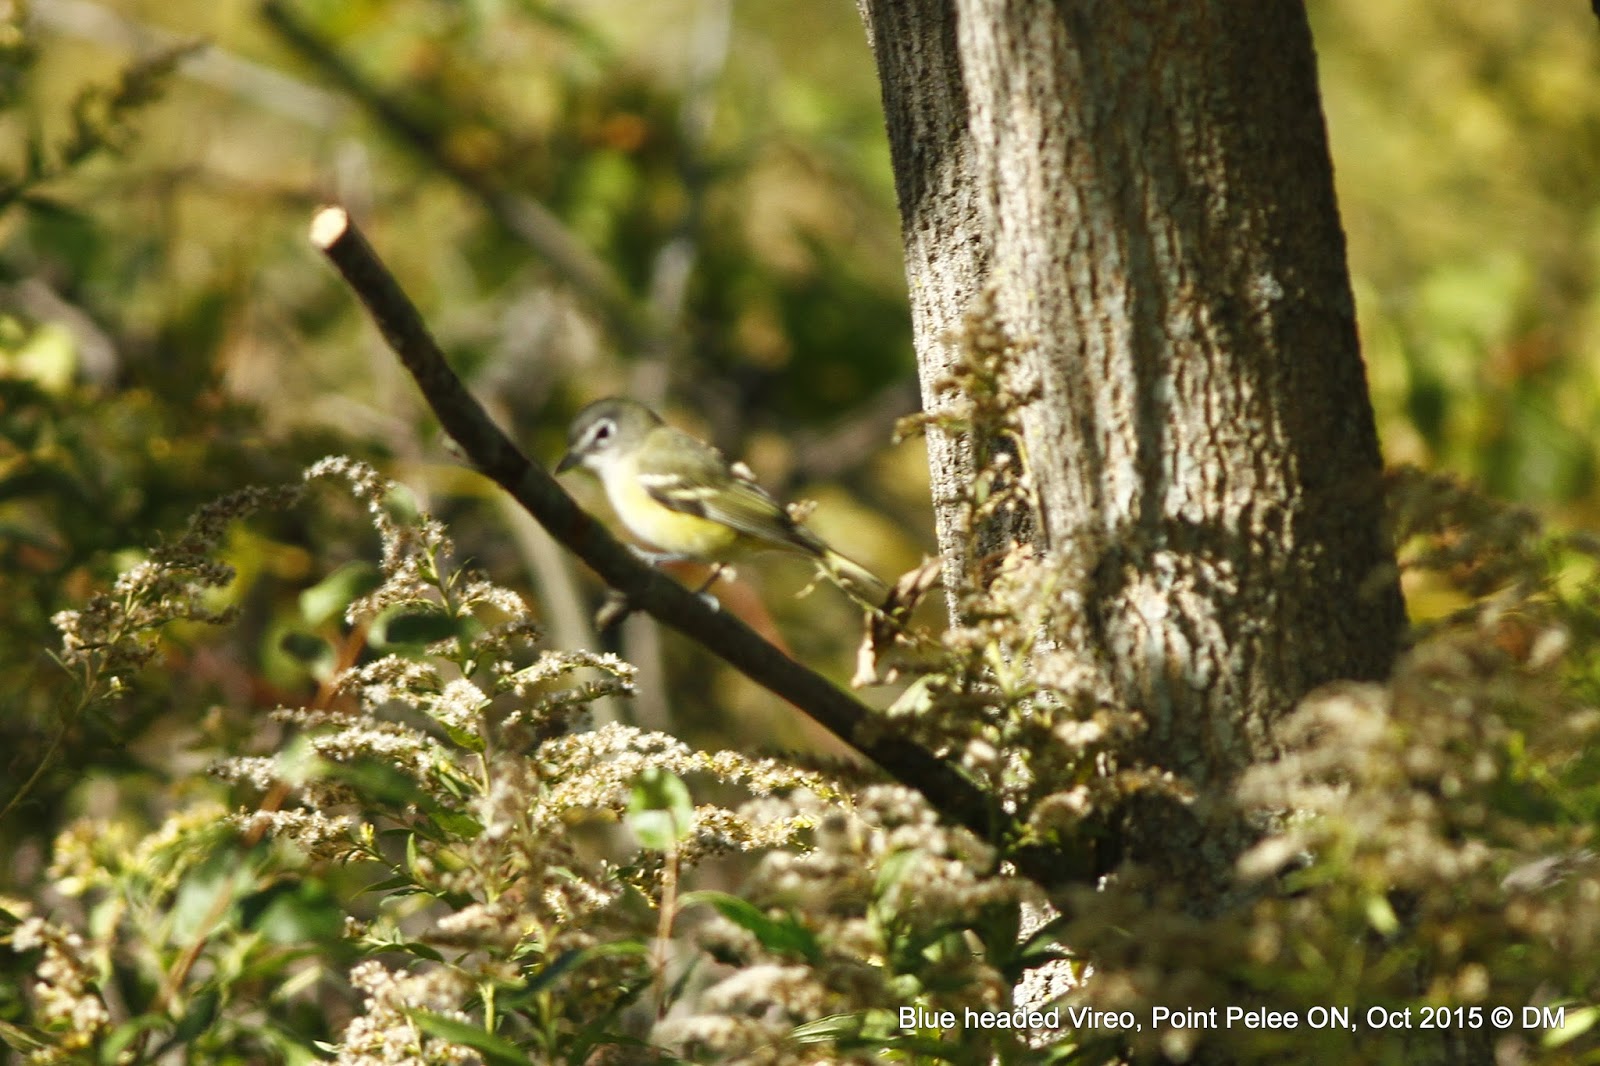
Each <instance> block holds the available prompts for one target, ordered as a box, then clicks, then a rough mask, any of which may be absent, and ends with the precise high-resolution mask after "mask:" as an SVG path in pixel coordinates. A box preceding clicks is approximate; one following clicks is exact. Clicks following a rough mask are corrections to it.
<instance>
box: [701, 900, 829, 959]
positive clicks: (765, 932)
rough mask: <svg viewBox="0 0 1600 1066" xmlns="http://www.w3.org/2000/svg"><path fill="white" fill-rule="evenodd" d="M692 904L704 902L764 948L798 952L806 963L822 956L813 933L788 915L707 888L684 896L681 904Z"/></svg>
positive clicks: (783, 951)
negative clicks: (770, 913)
mask: <svg viewBox="0 0 1600 1066" xmlns="http://www.w3.org/2000/svg"><path fill="white" fill-rule="evenodd" d="M696 903H705V904H708V905H709V906H711V907H712V909H714V910H715V911H716V912H717V913H718V914H720V915H722V916H723V917H724V918H726V919H728V921H730V922H732V923H733V924H734V925H737V926H739V927H740V928H741V929H744V930H746V931H748V932H749V933H751V934H752V935H753V936H754V937H755V938H756V939H757V940H758V941H760V942H761V946H762V947H764V948H766V949H767V950H768V951H772V952H776V953H778V954H782V955H798V956H800V957H801V958H803V959H805V960H807V961H808V962H819V961H821V959H822V946H821V945H820V944H818V943H817V937H816V934H815V933H813V932H812V931H811V930H810V929H808V928H806V927H805V926H804V925H802V924H801V923H800V922H798V921H796V920H795V919H794V918H792V917H787V916H786V917H783V918H772V917H769V916H768V915H767V914H766V913H764V912H763V911H762V910H761V909H760V908H759V907H757V906H756V905H755V904H753V903H751V902H749V901H748V900H743V899H740V898H739V897H738V896H733V895H729V894H728V893H726V892H716V891H712V890H710V889H706V890H703V891H699V892H689V893H687V894H685V895H684V897H683V906H685V907H689V906H692V905H694V904H696Z"/></svg>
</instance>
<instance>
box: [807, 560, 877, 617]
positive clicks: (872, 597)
mask: <svg viewBox="0 0 1600 1066" xmlns="http://www.w3.org/2000/svg"><path fill="white" fill-rule="evenodd" d="M817 561H818V564H819V566H820V568H821V570H822V572H823V573H824V574H826V575H827V577H828V578H829V580H831V581H832V582H833V583H834V584H835V585H838V586H839V588H840V589H842V590H843V591H844V593H845V595H847V596H849V597H850V598H851V599H853V600H855V601H856V602H857V603H860V604H861V605H862V606H863V607H867V608H870V609H872V610H877V609H878V608H880V607H882V606H883V604H884V601H885V600H887V599H888V598H889V586H888V585H886V584H884V583H883V582H882V581H881V580H880V579H879V578H878V576H877V575H876V574H874V573H873V572H872V571H871V570H868V569H867V568H866V567H864V566H862V565H861V564H860V563H858V562H855V561H854V560H852V559H848V558H846V557H845V556H843V555H840V554H839V553H838V552H836V551H834V550H833V549H832V548H825V549H824V550H823V552H822V557H821V558H820V559H818V560H817Z"/></svg>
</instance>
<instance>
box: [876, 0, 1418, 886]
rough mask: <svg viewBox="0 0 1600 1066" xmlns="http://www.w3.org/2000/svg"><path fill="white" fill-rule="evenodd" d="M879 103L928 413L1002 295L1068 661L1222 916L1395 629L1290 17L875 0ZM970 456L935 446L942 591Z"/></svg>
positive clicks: (1228, 4) (1159, 839)
mask: <svg viewBox="0 0 1600 1066" xmlns="http://www.w3.org/2000/svg"><path fill="white" fill-rule="evenodd" d="M860 2H861V7H862V11H863V16H864V18H865V21H866V24H867V26H868V28H869V33H870V35H871V37H872V40H873V46H874V52H875V54H876V57H877V62H878V68H879V74H880V78H881V81H882V85H883V97H884V106H885V110H886V113H887V122H888V128H889V138H890V148H891V153H892V158H893V163H894V168H895V175H896V185H897V189H898V192H899V198H900V210H901V217H902V226H903V232H904V236H905V245H906V259H907V273H908V277H909V279H910V289H911V304H912V315H913V320H914V322H915V327H916V340H917V351H918V359H919V363H920V364H921V371H920V372H921V376H922V381H923V387H924V399H925V401H926V402H927V403H928V404H929V405H930V409H936V408H937V407H938V405H940V404H941V403H948V402H950V400H951V399H952V398H950V397H941V396H939V395H937V394H936V393H935V392H934V390H932V389H930V387H929V385H930V383H931V382H932V381H933V380H934V379H935V378H936V377H938V376H939V374H940V372H941V370H942V369H943V367H944V366H945V365H946V364H947V363H948V361H949V359H950V358H951V357H952V355H951V351H952V348H951V346H950V345H948V344H947V343H945V338H946V336H947V335H948V334H949V333H950V332H951V331H952V330H955V329H958V328H959V326H960V322H961V317H962V315H963V313H964V312H965V311H966V310H967V308H968V307H969V306H970V305H971V303H972V301H973V299H974V297H975V296H976V294H977V293H978V292H979V290H980V287H982V286H984V285H990V286H993V287H994V289H995V290H996V294H997V295H996V299H997V307H998V313H999V316H1000V318H1001V320H1002V321H1003V323H1004V324H1005V326H1006V328H1007V330H1008V331H1009V332H1010V334H1011V335H1012V336H1013V337H1016V338H1020V339H1022V340H1023V341H1025V343H1024V344H1023V345H1022V355H1021V360H1022V366H1021V369H1020V373H1021V374H1022V375H1023V376H1024V377H1025V378H1026V379H1028V380H1029V381H1030V382H1031V383H1032V384H1034V385H1036V386H1037V388H1038V390H1039V394H1040V397H1041V398H1040V399H1039V400H1038V401H1037V402H1034V403H1032V404H1030V405H1029V406H1028V407H1027V408H1026V409H1025V410H1024V412H1023V427H1024V432H1023V444H1024V450H1025V455H1026V460H1027V467H1028V469H1029V471H1030V472H1031V475H1032V477H1033V479H1034V482H1035V484H1036V488H1037V492H1038V499H1039V503H1040V506H1039V512H1040V513H1039V514H1038V515H1037V516H1036V522H1037V527H1038V528H1037V530H1036V531H1035V532H1034V538H1035V539H1036V541H1037V542H1038V543H1040V544H1042V545H1043V546H1044V548H1045V549H1046V550H1047V551H1049V552H1053V553H1057V554H1072V553H1076V557H1077V558H1078V560H1079V561H1080V562H1081V564H1082V565H1079V566H1075V567H1073V568H1072V572H1074V573H1080V574H1082V575H1083V576H1082V578H1081V585H1082V587H1081V588H1079V589H1078V590H1077V592H1078V596H1077V600H1078V602H1080V603H1081V604H1082V605H1083V609H1082V612H1081V617H1080V618H1077V619H1074V620H1072V621H1071V623H1070V626H1069V628H1068V629H1067V631H1066V633H1067V640H1068V643H1069V645H1070V646H1072V647H1073V649H1074V651H1075V652H1076V653H1077V654H1081V655H1083V656H1085V657H1087V658H1089V659H1091V660H1092V661H1093V663H1094V665H1095V667H1096V672H1097V673H1098V674H1099V675H1100V676H1103V677H1104V678H1105V679H1106V682H1105V683H1106V687H1107V692H1106V693H1105V696H1106V698H1108V699H1111V700H1113V701H1114V702H1115V703H1116V704H1117V705H1119V706H1123V707H1129V708H1133V709H1136V710H1138V711H1140V712H1141V713H1142V714H1143V715H1144V716H1145V717H1146V719H1147V720H1148V722H1149V725H1150V729H1149V733H1148V736H1147V750H1146V752H1145V754H1146V755H1147V757H1148V758H1149V759H1150V761H1151V762H1153V763H1155V764H1156V765H1159V766H1162V767H1165V768H1167V769H1170V770H1173V771H1176V772H1177V773H1178V774H1180V775H1181V776H1182V777H1183V778H1185V779H1186V780H1187V781H1189V782H1190V783H1191V784H1192V785H1193V786H1194V787H1195V789H1196V791H1197V794H1198V796H1199V801H1198V802H1197V803H1196V804H1194V805H1193V806H1192V807H1188V808H1180V807H1178V806H1176V805H1164V806H1160V807H1151V808H1149V809H1144V810H1140V811H1139V812H1137V816H1136V817H1134V818H1133V819H1131V821H1130V823H1129V826H1128V833H1129V837H1128V843H1129V846H1130V848H1131V852H1130V853H1131V855H1132V856H1133V857H1135V858H1137V859H1140V860H1141V861H1144V862H1146V863H1148V864H1151V865H1153V866H1155V867H1157V868H1158V869H1159V870H1161V871H1162V872H1164V873H1166V874H1168V875H1170V876H1171V877H1172V878H1173V883H1175V884H1180V885H1184V886H1187V888H1188V890H1189V891H1191V892H1192V893H1193V896H1192V900H1191V902H1192V904H1193V905H1194V907H1195V908H1196V909H1197V910H1200V911H1205V910H1209V909H1210V907H1211V906H1212V905H1213V904H1215V903H1216V902H1217V901H1218V899H1219V897H1220V896H1221V895H1223V894H1225V893H1226V892H1227V891H1228V889H1229V886H1230V884H1231V868H1232V860H1233V857H1234V856H1235V855H1236V854H1237V852H1238V850H1239V849H1240V847H1242V846H1243V845H1244V844H1245V843H1246V837H1247V835H1248V831H1247V830H1246V829H1245V828H1244V827H1243V826H1242V825H1240V824H1239V822H1238V820H1237V819H1234V818H1233V817H1232V814H1231V803H1230V800H1231V795H1232V782H1233V780H1234V778H1235V776H1236V775H1237V773H1238V772H1239V771H1240V770H1241V769H1242V768H1243V767H1244V766H1246V765H1247V764H1248V763H1250V762H1251V761H1252V760H1254V759H1255V758H1257V757H1258V756H1259V755H1261V754H1263V753H1265V752H1266V751H1267V750H1268V748H1269V745H1270V733H1271V726H1272V723H1273V722H1274V721H1275V720H1276V719H1277V718H1278V717H1279V716H1280V715H1281V714H1283V713H1284V712H1285V711H1287V710H1288V709H1290V708H1291V707H1292V706H1293V705H1294V704H1295V703H1296V702H1297V701H1298V700H1299V699H1300V697H1302V696H1303V695H1305V694H1306V693H1307V692H1308V691H1310V690H1311V689H1312V688H1314V687H1316V686H1317V685H1319V684H1322V683H1324V682H1327V681H1330V680H1334V679H1336V678H1346V677H1355V678H1375V677H1381V676H1383V675H1384V674H1386V672H1387V671H1388V668H1389V665H1390V661H1391V658H1392V656H1393V654H1394V651H1395V649H1396V646H1397V641H1398V638H1399V635H1400V632H1401V628H1402V626H1403V624H1404V609H1403V605H1402V602H1401V599H1400V594H1399V589H1398V585H1397V583H1396V581H1395V579H1394V577H1393V570H1392V562H1393V559H1392V551H1391V549H1390V547H1389V545H1388V543H1387V540H1386V537H1385V535H1384V533H1383V530H1382V521H1381V514H1382V500H1381V496H1380V492H1379V475H1380V468H1381V459H1380V456H1379V452H1378V443H1377V435H1376V430H1375V427H1374V422H1373V416H1372V410H1371V405H1370V402H1369V400H1368V397H1367V392H1366V385H1365V379H1364V371H1363V367H1362V363H1361V358H1360V354H1359V350H1358V345H1357V339H1356V329H1355V312H1354V301H1353V299H1352V297H1351V292H1350V285H1349V279H1348V274H1347V270H1346V266H1345V246H1344V236H1343V233H1342V231H1341V228H1340V225H1339V219H1338V214H1337V208H1336V205H1335V201H1334V194H1333V182H1332V168H1331V163H1330V159H1329V155H1328V146H1327V140H1326V135H1325V132H1324V127H1323V121H1322V114H1321V107H1320V101H1319V98H1318V93H1317V84H1316V63H1315V56H1314V54H1313V51H1312V45H1311V37H1310V31H1309V28H1308V26H1307V23H1306V18H1305V12H1304V10H1303V8H1302V6H1301V5H1300V4H1295V3H1282V2H1279V0H1205V2H1195V0H1189V2H1181V3H1180V2H1176V0H1172V2H1161V3H1154V2H1152V3H1143V4H1118V3H1095V2H1079V3H1070V2H1064V0H1063V2H1057V3H1046V2H1042V0H955V2H954V3H953V4H952V3H948V2H946V0H860ZM971 454H972V450H971V449H970V447H968V446H967V443H966V442H963V441H961V440H950V439H945V438H938V439H935V440H934V441H933V442H932V443H931V445H930V461H931V463H932V464H933V478H934V484H935V504H936V513H937V517H938V519H939V521H940V544H941V548H942V549H944V551H945V556H946V563H947V565H954V566H957V567H961V566H965V565H966V563H967V562H968V561H969V560H968V558H967V548H966V547H965V546H964V545H963V544H959V543H955V542H956V541H958V540H961V539H962V537H961V533H960V531H959V530H958V529H956V528H954V523H953V521H952V519H953V515H954V511H955V509H954V508H953V506H952V505H951V502H950V501H951V500H952V499H953V498H954V494H955V493H956V492H957V491H958V490H959V486H961V485H963V484H965V483H967V482H968V481H969V480H970V478H971V475H972V470H971V459H970V456H971Z"/></svg>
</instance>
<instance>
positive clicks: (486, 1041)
mask: <svg viewBox="0 0 1600 1066" xmlns="http://www.w3.org/2000/svg"><path fill="white" fill-rule="evenodd" d="M405 1014H406V1017H407V1018H410V1019H411V1021H412V1022H413V1023H415V1024H416V1026H417V1028H418V1029H421V1030H422V1031H423V1032H424V1033H427V1034H428V1035H429V1036H432V1037H437V1038H438V1039H440V1040H448V1041H449V1042H450V1043H452V1044H462V1045H464V1046H466V1047H469V1048H472V1049H473V1050H475V1051H477V1052H478V1053H479V1054H481V1055H482V1056H483V1060H484V1061H485V1062H491V1063H500V1064H502V1066H528V1063H529V1062H530V1061H531V1060H530V1059H529V1058H528V1055H527V1053H526V1052H524V1051H523V1050H522V1049H521V1048H519V1047H518V1046H517V1045H515V1044H513V1043H512V1042H511V1041H509V1040H507V1039H505V1038H504V1037H500V1036H496V1035H495V1034H493V1033H490V1032H486V1031H484V1030H483V1029H480V1028H478V1027H477V1026H476V1025H472V1024H469V1023H467V1022H463V1021H459V1020H457V1019H455V1018H446V1017H445V1016H444V1015H442V1014H432V1013H429V1012H428V1011H423V1010H408V1011H406V1012H405Z"/></svg>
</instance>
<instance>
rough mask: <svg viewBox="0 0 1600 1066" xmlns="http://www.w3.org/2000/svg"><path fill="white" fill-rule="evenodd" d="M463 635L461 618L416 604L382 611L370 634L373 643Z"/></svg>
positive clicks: (389, 644) (428, 641) (414, 642)
mask: <svg viewBox="0 0 1600 1066" xmlns="http://www.w3.org/2000/svg"><path fill="white" fill-rule="evenodd" d="M461 635H462V622H461V621H459V620H458V619H455V618H451V617H450V616H449V615H446V614H444V613H443V612H441V611H439V610H436V609H421V608H417V607H414V606H411V607H400V608H396V609H395V610H394V611H392V612H387V611H386V612H384V613H383V614H380V615H379V616H378V618H377V620H376V621H375V622H373V624H372V631H371V633H370V634H369V636H370V639H371V642H372V644H373V646H375V647H380V648H386V647H392V646H394V645H397V644H399V645H411V646H417V645H425V644H432V643H434V642H435V641H440V640H446V639H448V638H450V637H458V636H461Z"/></svg>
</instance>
